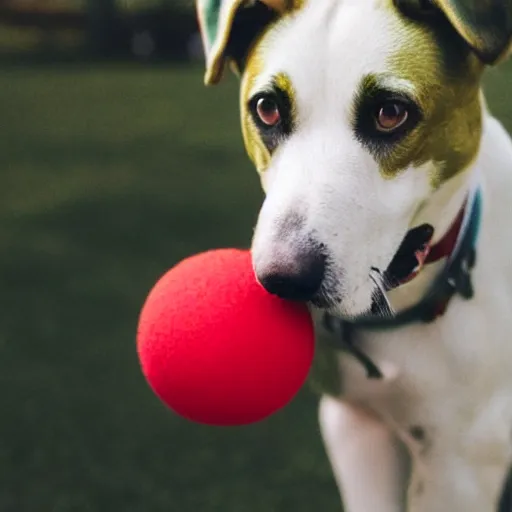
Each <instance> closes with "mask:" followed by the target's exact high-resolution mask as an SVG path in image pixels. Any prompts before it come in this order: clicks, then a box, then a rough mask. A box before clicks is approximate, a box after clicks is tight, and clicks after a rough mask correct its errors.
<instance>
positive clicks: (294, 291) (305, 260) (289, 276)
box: [257, 249, 325, 301]
mask: <svg viewBox="0 0 512 512" xmlns="http://www.w3.org/2000/svg"><path fill="white" fill-rule="evenodd" d="M324 274H325V255H324V254H323V253H322V252H321V251H319V250H318V249H317V250H312V251H311V252H305V253H302V254H300V255H298V256H297V258H296V259H294V260H291V261H284V260H283V261H281V262H275V263H273V264H272V265H270V266H269V267H268V268H266V269H261V270H260V271H259V272H258V271H257V277H258V281H259V282H260V283H261V285H262V286H263V287H264V288H265V289H266V290H267V291H268V292H269V293H272V294H273V295H277V296H278V297H281V298H282V299H288V300H300V301H309V300H312V299H313V297H314V296H315V295H316V293H317V292H318V291H319V289H320V286H321V284H322V280H323V278H324Z"/></svg>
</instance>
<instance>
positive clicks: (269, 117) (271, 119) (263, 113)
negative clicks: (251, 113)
mask: <svg viewBox="0 0 512 512" xmlns="http://www.w3.org/2000/svg"><path fill="white" fill-rule="evenodd" d="M256 113H257V114H258V117H259V119H260V121H261V122H262V123H263V124H264V125H266V126H268V127H272V126H276V125H277V124H278V123H279V121H281V112H280V111H279V105H278V104H277V101H276V100H275V99H273V98H272V97H271V96H263V97H261V98H260V99H259V100H258V101H257V103H256Z"/></svg>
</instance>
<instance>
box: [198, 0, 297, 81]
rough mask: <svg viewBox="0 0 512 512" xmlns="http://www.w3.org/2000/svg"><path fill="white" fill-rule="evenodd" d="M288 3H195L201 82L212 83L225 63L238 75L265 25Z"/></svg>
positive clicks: (283, 0) (246, 0)
mask: <svg viewBox="0 0 512 512" xmlns="http://www.w3.org/2000/svg"><path fill="white" fill-rule="evenodd" d="M288 3H289V0H196V9H197V16H198V20H199V28H200V31H201V37H202V41H203V47H204V51H205V57H206V75H205V83H206V84H207V85H210V84H216V83H217V82H218V81H219V80H220V79H221V78H222V74H223V72H224V68H225V65H226V63H227V62H229V63H230V64H231V65H232V67H233V68H234V71H235V72H236V73H241V72H242V70H243V67H244V61H245V57H246V56H247V52H248V50H249V48H250V46H251V44H252V43H253V42H254V40H255V39H256V37H257V36H258V34H259V33H260V32H261V30H263V28H264V27H265V26H267V25H268V24H269V23H271V22H272V21H273V20H275V19H276V18H277V17H278V16H279V14H280V13H281V12H284V11H285V10H286V9H287V7H288Z"/></svg>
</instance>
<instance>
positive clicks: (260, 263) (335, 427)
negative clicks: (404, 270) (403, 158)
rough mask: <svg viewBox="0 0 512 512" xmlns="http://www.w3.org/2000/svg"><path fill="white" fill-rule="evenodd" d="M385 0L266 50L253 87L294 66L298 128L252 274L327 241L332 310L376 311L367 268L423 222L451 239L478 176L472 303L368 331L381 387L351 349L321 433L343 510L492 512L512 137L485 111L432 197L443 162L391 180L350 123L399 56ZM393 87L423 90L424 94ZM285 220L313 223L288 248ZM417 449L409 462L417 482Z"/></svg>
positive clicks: (293, 26) (310, 13)
mask: <svg viewBox="0 0 512 512" xmlns="http://www.w3.org/2000/svg"><path fill="white" fill-rule="evenodd" d="M380 3H381V2H379V1H378V0H343V1H340V0H322V1H321V2H317V1H315V2H310V5H308V6H307V7H306V8H305V9H304V10H302V11H300V12H299V13H298V14H297V15H296V17H290V18H289V19H288V20H287V21H286V22H285V23H281V24H279V25H277V27H276V29H274V30H272V31H270V32H269V34H268V35H267V36H266V38H265V39H264V41H263V43H262V47H261V52H262V59H263V61H264V62H265V65H264V69H263V72H262V73H261V74H260V75H259V76H258V77H257V80H256V81H255V83H254V84H253V87H252V90H253V92H257V91H259V90H260V89H261V88H264V87H265V86H266V85H267V83H268V81H269V78H270V77H271V76H272V75H274V74H276V73H280V72H285V73H286V74H287V75H289V76H290V78H291V81H292V83H293V85H294V87H295V91H296V96H297V101H298V104H299V106H298V113H299V123H298V130H297V132H296V133H294V134H293V136H292V137H290V139H289V140H287V141H286V142H284V143H283V144H282V146H281V147H280V148H279V149H278V150H277V152H276V154H275V156H274V157H273V159H272V162H271V165H270V167H269V169H268V170H267V171H266V173H265V175H264V177H263V183H264V187H265V190H266V193H267V197H266V200H265V202H264V205H263V207H262V210H261V213H260V216H259V221H258V224H257V229H256V232H255V236H254V242H253V248H252V250H253V259H254V265H255V268H256V270H261V269H265V267H266V266H270V265H272V264H273V263H274V262H275V261H276V259H280V258H287V257H289V252H290V251H293V250H296V247H292V245H293V244H292V243H291V242H290V240H292V241H293V240H296V239H300V237H301V236H303V235H304V236H305V235H306V234H307V233H308V232H314V233H315V235H316V236H317V237H318V239H319V241H320V242H322V243H324V244H325V245H326V247H328V249H329V251H331V252H332V254H333V255H334V258H333V259H334V270H335V272H336V273H338V275H339V276H341V277H340V279H339V284H338V285H337V286H338V289H337V290H336V291H335V292H336V293H335V294H334V295H339V296H340V297H341V299H340V300H339V302H338V303H337V305H336V306H335V307H334V308H333V312H334V313H338V314H342V315H356V314H360V313H362V312H364V311H365V310H366V309H367V308H368V307H369V305H370V302H371V293H372V290H373V286H374V285H373V283H372V281H371V279H370V277H369V269H370V267H371V266H377V267H378V268H386V266H387V264H388V263H389V262H390V260H391V258H392V256H393V255H394V253H395V252H396V250H397V248H398V246H399V244H400V242H401V240H402V238H403V236H404V235H405V233H406V232H407V230H408V229H409V227H410V223H411V219H412V220H413V222H414V223H415V225H417V224H420V223H423V222H429V223H430V224H432V225H433V226H434V227H435V228H436V234H437V235H436V236H437V237H439V236H441V235H442V234H443V233H444V232H445V231H446V230H447V228H448V227H449V224H450V223H451V221H452V220H453V218H454V217H455V215H456V213H457V211H458V210H459V209H460V207H461V205H462V202H463V200H464V197H465V196H466V194H467V191H468V187H469V184H470V182H471V180H472V179H478V180H480V184H481V187H482V190H483V219H482V228H481V234H480V239H479V246H478V264H477V266H476V269H475V270H474V273H473V282H474V286H475V289H476V295H475V297H474V298H473V299H472V300H469V301H465V300H463V299H460V298H458V297H456V298H454V299H453V301H452V302H451V303H450V306H449V310H448V313H447V314H446V315H445V316H443V317H441V318H440V319H438V320H437V321H436V322H434V323H431V324H417V325H416V324H414V325H410V326H407V327H403V328H399V329H395V330H392V331H381V332H361V333H359V335H358V339H357V343H358V345H359V346H360V347H361V348H362V349H363V350H364V351H365V352H366V353H367V354H368V355H369V356H370V358H371V359H372V360H373V361H374V362H375V363H376V364H377V365H378V366H379V367H380V368H381V369H382V370H383V372H384V379H383V380H376V381H372V380H368V379H367V378H366V374H365V372H364V369H363V368H362V366H361V365H360V364H359V363H358V362H357V361H356V360H355V359H354V358H353V357H351V356H350V355H347V354H345V353H340V356H339V368H340V377H341V379H342V386H341V388H342V389H343V394H342V396H340V397H339V400H337V399H334V398H327V397H325V398H324V399H322V402H321V406H320V425H321V429H322V433H323V436H324V440H325V443H326V449H327V453H328V456H329V459H330V460H331V463H332V466H333V469H334V472H335V476H336V480H337V482H338V485H339V487H340V490H341V491H342V494H343V498H344V503H345V507H346V508H345V510H346V512H373V511H379V512H401V511H408V512H459V511H460V512H463V511H464V512H495V510H496V507H497V500H498V497H499V494H500V492H501V487H502V484H503V481H504V479H505V475H506V472H507V470H508V468H509V466H510V463H511V460H512V442H511V436H512V371H511V364H510V361H511V360H512V339H511V338H512V336H511V332H512V314H511V312H512V293H511V292H512V238H511V237H510V234H509V230H508V229H507V225H508V222H509V219H510V218H511V216H512V143H511V140H510V139H509V137H508V135H507V134H506V133H505V131H504V130H503V128H502V127H501V125H500V124H499V123H498V122H497V121H495V120H494V119H493V118H492V117H491V116H490V114H488V113H487V111H486V113H485V119H484V130H483V136H482V144H481V148H480V151H479V155H478V158H477V159H476V161H475V162H474V163H473V165H472V166H471V168H470V169H468V170H467V171H465V172H464V173H462V174H460V175H458V176H457V177H455V178H453V179H452V180H450V181H449V182H447V183H445V184H444V185H443V186H442V187H441V188H440V189H439V190H437V191H436V192H435V193H433V192H432V189H431V186H430V180H429V177H430V173H431V171H432V168H433V165H434V164H433V163H427V164H425V165H424V166H423V167H422V168H416V169H407V170H405V171H404V172H403V173H401V175H400V176H399V177H397V178H395V179H391V180H386V179H384V178H383V177H382V175H381V174H380V173H379V169H378V166H377V164H376V163H375V161H374V159H373V158H372V157H371V156H370V155H369V154H368V152H367V150H366V149H365V148H364V147H362V146H361V145H360V144H359V143H358V142H357V141H356V140H355V138H354V135H353V133H352V129H351V126H350V108H351V105H352V102H353V98H354V92H355V90H356V89H357V86H358V84H359V81H360V79H361V77H362V76H363V75H364V74H366V73H377V72H385V71H386V69H385V66H386V61H387V58H388V57H389V55H390V54H391V53H393V51H395V49H396V48H395V44H396V43H395V41H394V38H393V37H392V33H393V20H392V19H391V18H390V12H389V9H388V10H386V9H379V8H376V6H377V5H378V4H380ZM391 83H392V85H393V86H394V87H397V88H402V89H403V88H405V89H406V90H408V91H409V92H411V91H414V84H411V83H404V81H402V80H394V81H393V80H392V79H391ZM419 205H423V206H422V208H419ZM288 213H297V214H300V215H302V216H303V217H304V219H305V224H304V226H303V227H302V228H301V230H300V231H298V232H297V233H296V234H295V235H294V237H295V238H294V237H292V238H291V239H290V238H286V239H283V238H282V237H281V235H280V233H279V229H278V226H279V221H280V220H281V219H282V218H283V216H286V215H287V214H288ZM299 245H300V244H299ZM438 271H439V266H431V267H429V268H428V269H426V270H425V271H423V272H422V273H421V274H420V276H418V277H417V278H416V279H415V280H413V281H412V282H411V283H410V284H409V285H407V286H404V287H401V288H400V289H399V290H397V291H395V292H394V293H393V294H392V295H391V300H392V302H393V305H394V306H395V307H397V308H399V309H400V308H403V307H405V306H408V305H412V304H413V303H415V302H416V301H417V300H418V298H419V297H421V295H422V293H423V292H424V291H425V288H426V286H428V284H429V283H431V281H432V279H433V276H434V275H435V273H436V272H438ZM415 426H420V427H422V428H423V429H424V431H425V440H424V441H422V440H419V441H418V440H416V439H413V437H412V436H411V434H410V429H411V428H412V427H415ZM404 445H405V446H407V448H408V450H409V453H410V455H411V456H412V479H411V482H410V484H409V485H408V469H407V464H405V463H404V457H403V454H402V447H403V446H404ZM407 487H408V489H409V490H408V492H407V497H406V496H405V495H406V492H405V489H406V488H407ZM312 506H314V505H312Z"/></svg>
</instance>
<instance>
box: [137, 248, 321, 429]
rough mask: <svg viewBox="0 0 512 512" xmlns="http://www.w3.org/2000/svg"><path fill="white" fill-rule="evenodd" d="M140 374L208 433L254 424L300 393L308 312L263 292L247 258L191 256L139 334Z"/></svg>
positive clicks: (162, 290)
mask: <svg viewBox="0 0 512 512" xmlns="http://www.w3.org/2000/svg"><path fill="white" fill-rule="evenodd" d="M137 350H138V355H139V360H140V364H141V368H142V372H143V374H144V376H145V377H146V379H147V381H148V383H149V385H150V387H151V388H152V389H153V391H154V392H155V393H156V395H157V396H158V397H159V398H160V399H161V400H162V401H163V402H164V403H165V404H167V406H168V407H170V408H171V409H173V410H174V411H175V412H176V413H178V414H179V415H181V416H183V417H185V418H187V419H189V420H192V421H195V422H198V423H203V424H208V425H217V426H228V425H244V424H249V423H254V422H257V421H260V420H263V419H264V418H267V417H268V416H270V415H272V414H273V413H275V412H276V411H278V410H279V409H281V408H282V407H284V406H285V405H287V404H288V403H289V402H290V401H291V400H292V398H293V397H294V396H295V395H296V394H297V392H298V391H299V389H300V388H301V387H302V385H303V383H304V381H305V380H306V378H307V375H308V373H309V370H310V368H311V365H312V360H313V354H314V332H313V322H312V319H311V315H310V313H309V311H308V308H307V306H306V305H305V304H303V303H297V302H289V301H285V300H282V299H280V298H278V297H275V296H274V295H270V294H269V293H267V292H266V291H265V290H264V288H263V287H262V286H261V285H260V284H259V283H258V282H257V280H256V277H255V275H254V272H253V268H252V263H251V255H250V252H249V251H243V250H237V249H217V250H212V251H208V252H204V253H201V254H197V255H195V256H192V257H189V258H187V259H185V260H183V261H182V262H180V263H178V264H177V265H176V266H175V267H174V268H172V269H171V270H169V271H168V272H167V273H166V274H165V275H164V276H163V277H161V278H160V280H159V281H158V282H157V283H156V285H155V286H154V288H153V289H152V290H151V292H150V293H149V295H148V297H147V299H146V302H145V304H144V306H143V308H142V311H141V314H140V318H139V327H138V333H137Z"/></svg>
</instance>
